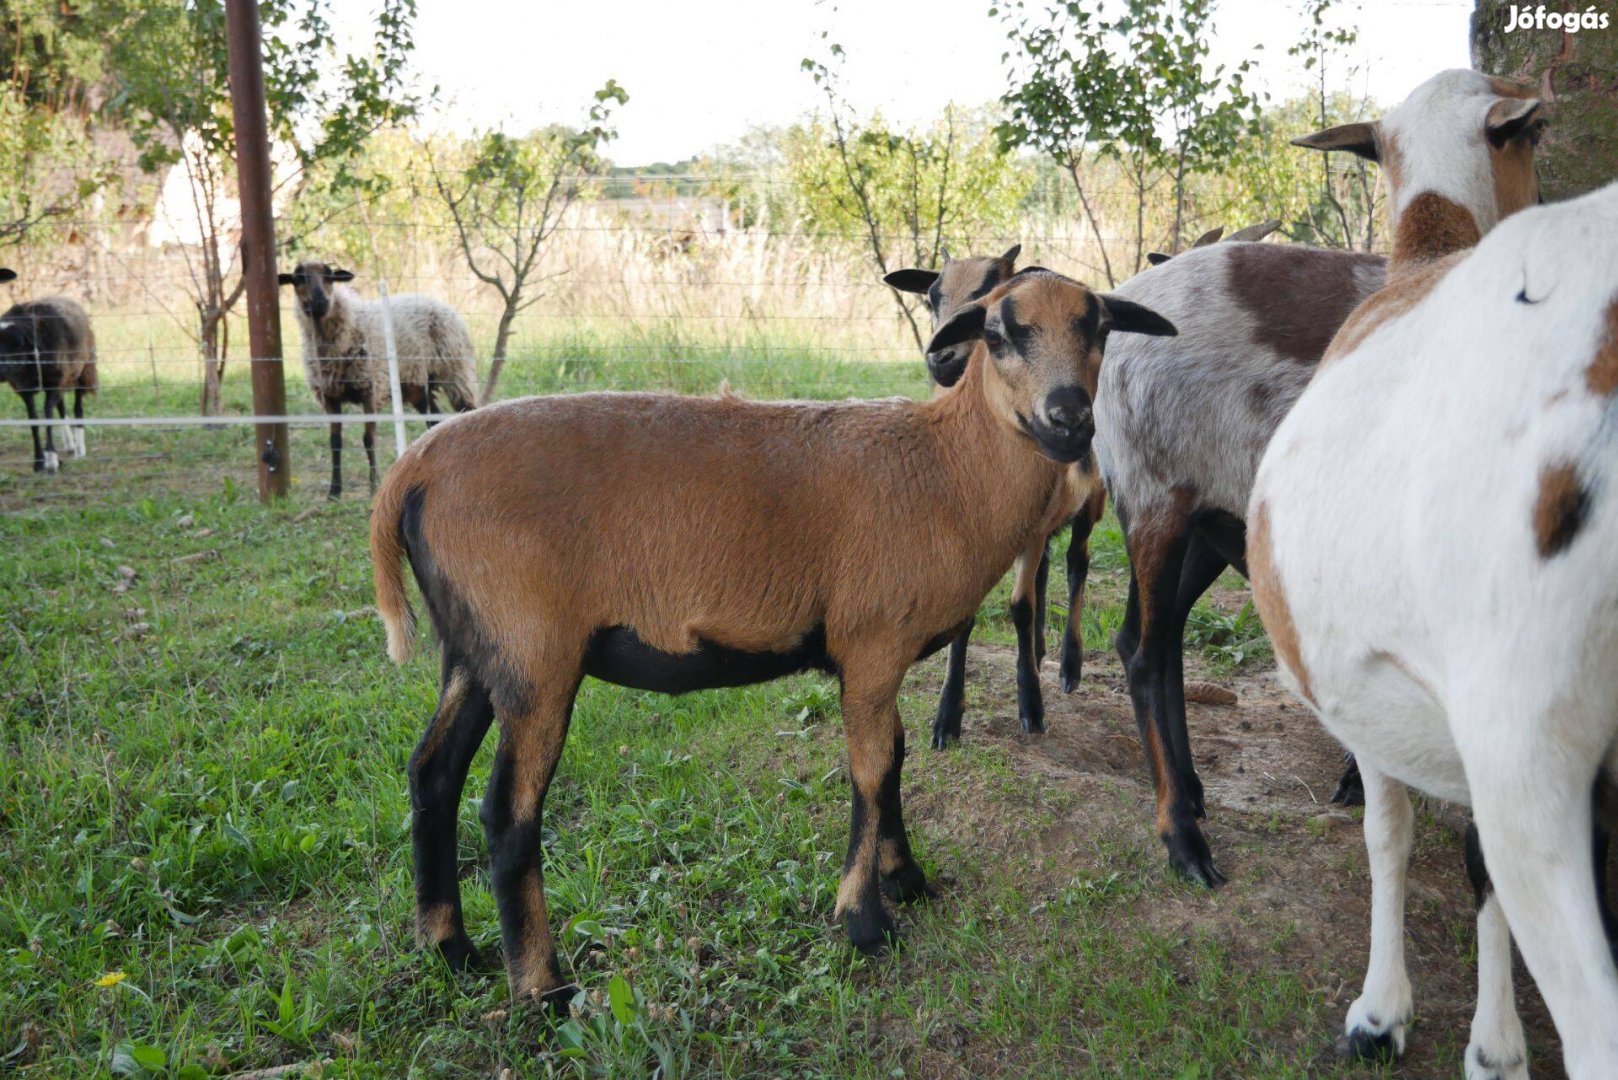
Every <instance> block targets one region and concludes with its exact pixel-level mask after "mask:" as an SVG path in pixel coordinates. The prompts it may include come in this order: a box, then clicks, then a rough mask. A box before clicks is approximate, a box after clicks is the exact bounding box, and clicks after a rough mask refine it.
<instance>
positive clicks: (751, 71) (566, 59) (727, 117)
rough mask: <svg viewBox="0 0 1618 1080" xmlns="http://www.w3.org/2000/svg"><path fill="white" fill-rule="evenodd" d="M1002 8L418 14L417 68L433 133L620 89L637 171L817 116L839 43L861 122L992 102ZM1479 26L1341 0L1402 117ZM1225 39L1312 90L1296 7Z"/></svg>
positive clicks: (726, 7)
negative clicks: (1294, 52) (1293, 54)
mask: <svg viewBox="0 0 1618 1080" xmlns="http://www.w3.org/2000/svg"><path fill="white" fill-rule="evenodd" d="M990 2H991V0H926V2H917V0H906V2H897V0H840V2H838V3H836V4H835V5H834V3H832V2H831V0H612V2H610V3H601V5H600V6H599V7H597V6H596V4H595V3H589V2H580V0H572V2H569V3H565V4H559V3H554V2H549V0H419V3H420V8H419V11H420V14H419V18H418V19H417V22H416V55H415V62H416V65H417V68H418V70H419V71H420V73H421V78H422V80H423V82H424V83H426V84H428V85H437V86H438V87H439V94H440V102H439V104H438V106H437V107H436V111H435V113H434V115H433V116H432V118H431V119H430V121H429V124H430V125H431V126H434V127H440V128H445V127H447V128H449V129H452V130H456V131H461V132H466V131H469V130H473V129H478V128H488V127H497V126H504V127H506V128H507V129H508V130H514V131H526V130H529V129H532V128H535V127H538V126H541V125H544V124H548V123H555V122H562V123H573V124H577V123H579V122H580V121H581V120H582V119H583V116H584V113H585V109H586V107H587V106H588V104H589V102H590V99H591V95H592V94H593V92H594V91H595V90H596V89H597V88H599V87H600V86H601V85H602V84H603V83H605V82H606V80H607V79H609V78H613V79H616V80H618V82H619V83H620V84H621V85H622V86H623V87H624V88H625V89H626V90H627V91H628V92H629V104H628V105H626V106H624V107H623V108H622V109H621V110H620V112H619V114H618V117H617V124H616V126H617V129H618V133H619V136H618V139H617V141H616V142H615V143H614V144H612V146H611V147H610V148H609V150H608V154H609V156H610V157H611V158H612V159H613V160H614V161H616V162H618V163H619V164H623V165H642V164H649V163H651V162H654V161H677V160H680V159H682V158H686V157H689V156H691V155H693V154H696V153H700V152H702V151H704V150H708V149H710V148H712V147H714V146H716V145H720V144H723V143H729V142H734V141H736V140H737V139H739V138H740V137H741V136H742V135H744V134H746V133H747V131H748V130H750V129H751V128H753V127H756V126H760V125H783V124H789V123H792V122H793V121H795V120H798V119H800V118H801V117H803V116H805V115H807V114H808V113H810V112H811V111H813V110H814V108H815V107H816V105H817V104H819V103H820V101H821V98H820V97H819V91H818V90H817V89H816V87H815V85H814V82H813V80H812V79H811V78H810V76H809V75H808V74H806V73H805V72H804V71H802V70H801V68H800V62H801V61H802V60H803V59H804V58H805V57H806V56H822V55H824V50H825V46H826V42H827V41H835V42H837V43H839V44H841V45H842V46H843V48H844V50H845V51H846V54H847V58H846V61H845V62H844V65H843V72H842V75H843V80H844V81H843V91H844V93H845V94H846V96H847V97H848V99H849V100H850V102H851V104H852V105H853V106H854V107H855V109H856V111H858V112H860V113H861V114H866V113H869V112H870V111H872V110H874V109H880V110H881V111H882V113H883V115H884V116H885V117H887V118H888V119H889V121H890V122H896V123H898V124H901V125H905V124H910V123H917V122H924V121H927V120H930V119H932V118H934V117H936V116H938V115H940V114H941V113H942V112H943V109H944V106H945V105H947V104H949V103H951V102H954V103H957V104H961V105H968V106H975V105H982V104H987V103H990V102H993V101H994V100H996V99H997V98H998V97H999V96H1000V94H1001V93H1002V92H1003V91H1004V89H1005V75H1004V69H1003V67H1002V64H1001V60H1000V56H1001V53H1002V52H1004V50H1005V47H1006V41H1005V36H1004V35H1005V31H1004V28H1003V27H1002V25H1001V24H1000V22H999V21H998V20H995V19H991V18H989V16H988V9H989V6H990ZM1039 3H1042V0H1030V6H1034V5H1035V4H1039ZM372 6H373V5H372V4H361V3H352V2H350V3H346V4H344V5H341V7H342V8H343V9H344V10H345V12H346V13H347V14H346V18H347V19H349V20H352V21H351V22H349V23H347V24H346V25H344V26H343V27H342V29H344V30H346V31H348V32H350V33H355V32H358V33H363V32H364V31H365V28H366V22H365V20H366V18H367V16H366V14H365V11H366V9H368V8H371V7H372ZM1471 9H1472V4H1471V3H1470V0H1362V2H1360V3H1353V2H1350V0H1340V3H1339V4H1338V6H1337V7H1336V8H1334V17H1340V18H1341V19H1343V20H1344V21H1347V22H1349V23H1351V24H1354V25H1357V26H1358V29H1359V35H1360V40H1359V43H1358V45H1357V46H1355V47H1354V49H1353V50H1352V52H1351V53H1350V55H1349V57H1348V63H1347V66H1348V67H1353V68H1356V69H1358V73H1359V74H1358V81H1357V83H1356V86H1355V89H1356V91H1358V92H1360V93H1366V92H1368V93H1369V94H1370V96H1371V97H1373V98H1374V99H1376V100H1377V101H1380V102H1383V103H1385V104H1393V103H1396V102H1398V101H1399V100H1401V99H1402V98H1403V97H1404V96H1405V94H1406V93H1407V92H1408V91H1409V90H1410V89H1411V88H1413V87H1414V86H1415V85H1416V84H1417V83H1419V82H1421V81H1422V80H1423V79H1425V78H1426V77H1427V76H1428V75H1430V74H1432V73H1433V72H1435V71H1438V70H1440V69H1442V68H1446V67H1466V66H1468V56H1467V20H1468V17H1469V15H1470V14H1471ZM1216 28H1217V35H1216V37H1215V44H1214V57H1213V59H1214V60H1215V62H1223V63H1225V64H1227V65H1233V64H1235V63H1238V62H1240V61H1241V60H1242V59H1243V58H1244V57H1251V58H1253V59H1254V60H1255V61H1256V75H1257V78H1256V79H1255V80H1254V81H1255V82H1256V84H1257V86H1258V87H1259V88H1261V89H1264V90H1267V91H1269V92H1270V93H1271V94H1272V95H1274V96H1276V97H1286V96H1289V95H1291V94H1294V93H1297V92H1298V91H1299V90H1300V89H1301V88H1302V87H1303V86H1304V85H1305V81H1306V76H1305V74H1304V72H1303V71H1302V68H1301V66H1300V65H1299V64H1298V63H1297V62H1296V61H1294V60H1292V58H1290V57H1288V56H1287V55H1286V50H1287V47H1288V46H1289V45H1290V44H1292V43H1293V42H1294V41H1296V40H1297V38H1298V36H1299V34H1300V32H1301V30H1302V28H1303V20H1302V16H1301V15H1300V13H1299V11H1298V4H1297V0H1290V2H1280V0H1277V2H1266V0H1224V2H1223V3H1222V4H1221V5H1220V7H1219V13H1218V16H1217V21H1216ZM823 32H825V33H827V34H828V35H829V36H828V37H826V38H824V39H823V38H822V36H821V35H822V33H823ZM1345 74H1346V72H1345Z"/></svg>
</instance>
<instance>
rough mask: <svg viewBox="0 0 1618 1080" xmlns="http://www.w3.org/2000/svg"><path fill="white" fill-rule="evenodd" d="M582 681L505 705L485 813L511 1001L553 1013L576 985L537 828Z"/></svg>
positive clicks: (565, 1003)
mask: <svg viewBox="0 0 1618 1080" xmlns="http://www.w3.org/2000/svg"><path fill="white" fill-rule="evenodd" d="M578 685H579V678H578V676H577V675H575V676H574V677H573V678H572V679H570V680H568V681H567V682H566V684H565V685H562V686H560V687H558V686H556V685H554V684H552V685H551V686H548V687H546V686H541V687H539V688H537V689H536V690H535V691H534V697H533V698H532V700H531V701H530V702H526V703H525V706H526V707H525V708H524V709H523V710H522V711H518V712H513V713H510V714H508V713H507V712H506V710H505V708H504V706H502V707H501V709H500V742H499V748H498V749H497V750H496V751H495V755H494V767H493V769H492V770H491V771H490V773H489V789H488V791H487V793H486V794H485V795H484V797H483V810H482V814H481V816H482V818H483V833H484V836H485V837H486V838H487V839H488V843H489V880H490V891H492V892H493V893H494V901H495V906H496V907H497V908H498V909H499V911H500V939H501V942H502V944H503V946H504V948H505V959H506V977H507V978H508V979H509V980H510V982H511V999H512V1000H513V1001H517V1002H537V1003H540V1004H543V1005H545V1006H548V1007H549V1008H550V1009H551V1011H553V1012H556V1013H564V1012H565V1011H566V1009H567V1006H568V1003H569V1002H570V1001H572V999H573V995H574V994H575V993H577V987H574V986H570V985H566V984H564V983H563V982H562V969H561V967H560V965H559V964H558V963H557V960H556V945H555V942H554V940H553V939H552V937H551V926H550V920H549V918H548V917H547V915H546V911H545V878H544V873H543V869H542V867H541V850H540V827H541V819H542V814H543V811H544V807H545V792H546V790H547V789H548V788H549V787H550V783H551V777H552V776H554V775H555V773H556V764H557V762H558V761H559V760H560V759H561V756H562V744H563V742H564V741H565V740H566V738H567V728H568V722H569V720H570V719H571V717H572V714H573V696H574V694H575V693H577V691H578Z"/></svg>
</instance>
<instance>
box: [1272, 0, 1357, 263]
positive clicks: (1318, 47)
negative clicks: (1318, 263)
mask: <svg viewBox="0 0 1618 1080" xmlns="http://www.w3.org/2000/svg"><path fill="white" fill-rule="evenodd" d="M1335 2H1336V0H1303V14H1304V17H1305V19H1306V20H1307V22H1306V25H1305V28H1304V33H1303V37H1302V38H1300V39H1299V41H1298V43H1297V44H1295V45H1293V46H1292V47H1291V48H1289V49H1288V50H1287V55H1288V56H1292V57H1301V58H1302V59H1303V68H1304V70H1305V71H1312V72H1314V75H1315V88H1314V93H1313V95H1312V99H1313V103H1314V105H1315V116H1314V118H1313V120H1314V128H1315V130H1317V131H1323V130H1325V129H1326V128H1328V127H1332V126H1334V125H1336V124H1345V123H1349V122H1350V121H1353V120H1362V119H1364V115H1365V113H1366V112H1367V111H1368V110H1369V106H1370V102H1368V101H1364V100H1361V101H1358V102H1355V101H1353V100H1352V98H1350V97H1349V96H1348V95H1347V94H1342V93H1339V94H1335V95H1334V94H1333V92H1332V88H1331V77H1330V74H1329V71H1330V67H1331V61H1332V60H1333V59H1334V58H1335V57H1336V56H1337V55H1338V54H1340V53H1341V52H1342V51H1343V50H1344V49H1347V48H1348V47H1349V46H1351V45H1353V44H1354V43H1355V42H1356V41H1358V40H1359V33H1358V32H1357V31H1355V30H1354V29H1353V28H1352V27H1346V26H1333V25H1331V24H1329V23H1328V22H1327V18H1326V17H1327V14H1328V13H1329V12H1330V10H1331V8H1332V6H1333V5H1334V3H1335ZM1334 105H1336V106H1337V107H1336V108H1335V109H1334V108H1333V106H1334ZM1312 156H1313V157H1315V158H1318V160H1319V166H1320V186H1319V187H1318V188H1317V189H1316V197H1315V198H1314V199H1313V200H1312V202H1311V204H1310V206H1309V207H1308V209H1307V212H1306V213H1307V216H1306V217H1305V218H1304V219H1303V220H1297V219H1294V221H1293V225H1292V228H1291V229H1290V230H1289V232H1290V234H1291V235H1292V236H1293V238H1294V239H1299V240H1306V241H1309V242H1310V243H1315V244H1320V245H1322V246H1326V247H1344V248H1348V249H1350V250H1352V249H1354V248H1355V247H1359V248H1360V249H1361V250H1364V251H1370V250H1371V247H1372V245H1373V244H1374V243H1375V240H1376V211H1377V206H1378V202H1379V195H1380V187H1379V185H1378V184H1377V182H1376V180H1375V179H1374V178H1373V176H1372V173H1371V166H1370V163H1369V162H1368V161H1366V160H1365V159H1364V158H1361V157H1358V156H1356V155H1354V154H1348V155H1343V156H1341V157H1338V158H1337V159H1334V158H1333V156H1332V155H1331V154H1315V155H1312ZM1343 157H1346V158H1347V160H1348V169H1347V171H1346V172H1344V171H1343V170H1339V169H1337V168H1336V166H1337V164H1338V162H1339V161H1341V160H1342V158H1343Z"/></svg>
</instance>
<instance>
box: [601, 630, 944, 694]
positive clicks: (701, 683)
mask: <svg viewBox="0 0 1618 1080" xmlns="http://www.w3.org/2000/svg"><path fill="white" fill-rule="evenodd" d="M945 640H946V641H947V640H948V639H947V638H946V639H945ZM810 669H815V670H819V671H824V672H828V673H835V672H836V670H837V668H836V664H834V663H833V661H832V659H831V657H830V656H829V655H828V654H827V652H826V628H825V627H824V626H817V627H815V628H814V629H813V630H811V631H810V632H809V633H808V634H805V635H804V637H803V638H802V639H801V640H800V641H799V642H798V643H797V644H796V645H794V646H793V647H792V648H790V649H786V650H783V651H781V652H746V651H743V650H741V649H732V648H729V647H727V646H724V645H716V644H714V643H713V642H711V641H703V642H701V643H699V644H698V646H697V647H696V648H695V649H693V650H692V651H691V652H689V653H667V652H662V651H660V650H658V649H654V648H652V647H651V646H650V645H648V644H646V642H644V641H642V640H641V638H640V635H639V634H637V633H635V631H634V630H633V629H631V628H630V627H627V626H606V627H602V628H601V629H599V630H597V631H596V632H595V633H594V634H593V635H592V636H591V638H590V646H589V650H588V651H587V652H586V653H585V657H584V673H585V674H586V675H594V676H595V677H596V678H598V679H602V680H604V681H606V682H610V683H616V684H618V685H619V686H629V687H633V688H634V689H636V690H655V691H657V692H659V693H663V694H686V693H690V692H691V691H693V690H713V689H717V688H719V687H722V686H748V685H751V684H753V683H760V682H768V681H770V680H771V679H779V678H781V677H782V676H784V675H795V674H797V673H798V672H800V671H808V670H810Z"/></svg>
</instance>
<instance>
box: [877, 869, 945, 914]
mask: <svg viewBox="0 0 1618 1080" xmlns="http://www.w3.org/2000/svg"><path fill="white" fill-rule="evenodd" d="M882 895H883V896H885V897H887V898H888V899H889V900H892V901H893V902H894V903H895V904H914V903H915V902H916V901H918V900H926V899H929V898H930V897H931V896H932V895H933V891H932V889H931V888H930V887H929V886H928V884H927V875H926V874H925V873H923V872H922V869H921V867H919V866H917V865H916V864H915V863H911V864H910V865H908V866H901V867H900V868H899V869H897V870H895V871H894V872H893V873H891V874H885V875H883V877H882Z"/></svg>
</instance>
